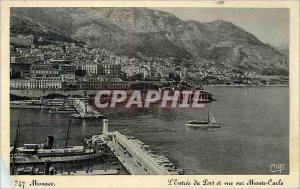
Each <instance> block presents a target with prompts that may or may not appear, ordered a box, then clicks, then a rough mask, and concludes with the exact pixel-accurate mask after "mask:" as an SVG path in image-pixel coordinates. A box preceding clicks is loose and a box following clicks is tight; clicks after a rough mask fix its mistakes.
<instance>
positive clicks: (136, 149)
mask: <svg viewBox="0 0 300 189" xmlns="http://www.w3.org/2000/svg"><path fill="white" fill-rule="evenodd" d="M87 142H89V143H92V144H100V143H101V144H103V143H105V144H106V145H107V146H108V147H109V149H110V150H111V152H112V153H113V154H114V155H115V156H116V157H117V158H118V160H119V162H120V163H121V164H122V165H123V167H124V168H125V169H126V170H127V171H128V172H129V173H130V174H131V175H179V174H183V170H182V169H178V168H176V167H175V166H174V164H173V163H171V162H170V161H169V160H168V158H167V157H165V156H161V155H156V154H154V153H153V151H152V150H151V149H150V146H149V145H145V144H144V143H143V142H141V141H140V140H138V139H135V138H134V137H129V136H125V135H123V134H121V133H120V132H118V131H114V132H109V131H108V119H103V132H102V134H100V135H94V136H92V138H91V139H89V140H87Z"/></svg>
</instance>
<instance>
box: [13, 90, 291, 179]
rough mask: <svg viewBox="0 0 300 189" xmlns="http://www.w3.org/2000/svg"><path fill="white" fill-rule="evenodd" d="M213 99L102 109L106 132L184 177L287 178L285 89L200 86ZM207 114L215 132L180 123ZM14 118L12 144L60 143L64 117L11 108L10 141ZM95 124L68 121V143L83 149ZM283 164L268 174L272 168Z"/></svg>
mask: <svg viewBox="0 0 300 189" xmlns="http://www.w3.org/2000/svg"><path fill="white" fill-rule="evenodd" d="M205 89H206V90H208V91H211V92H212V93H213V96H214V98H215V99H216V100H217V101H213V102H212V103H207V104H205V106H204V107H203V108H188V109H181V108H161V107H160V106H159V105H157V106H152V107H150V108H147V109H144V108H125V107H123V106H120V107H116V108H115V109H112V110H103V113H104V114H106V115H107V116H108V119H109V130H110V131H119V132H121V133H122V134H125V135H129V136H134V137H135V138H138V139H140V140H141V141H143V142H144V143H146V144H149V145H150V146H151V149H152V150H153V151H155V153H156V154H160V155H165V156H166V157H168V158H169V159H170V160H171V162H173V163H174V164H175V165H176V166H177V167H179V168H182V169H183V170H184V171H185V174H188V175H241V174H242V175H255V174H259V175H261V174H264V175H268V174H289V88H288V87H220V86H214V87H206V88H205ZM208 112H209V113H211V114H212V115H213V116H214V118H215V119H216V120H217V121H218V122H219V123H220V124H221V127H220V128H212V129H205V130H204V129H191V128H186V127H185V123H186V122H188V121H190V120H199V119H206V118H207V115H208ZM18 117H20V133H19V137H18V145H22V144H24V143H44V142H46V138H47V136H49V135H52V136H54V137H55V139H54V140H55V142H54V145H57V146H63V145H64V144H65V140H66V134H67V129H68V120H69V114H49V113H48V112H47V111H46V110H34V109H26V110H25V109H11V110H10V124H11V125H10V138H11V140H10V142H11V144H13V142H14V140H15V134H16V128H17V125H18ZM101 131H102V121H101V120H76V119H72V124H71V127H70V132H69V139H68V145H83V144H84V139H85V138H90V137H91V136H92V135H95V134H100V133H101ZM278 164H280V165H284V170H282V171H281V173H278V172H277V173H274V172H272V169H270V167H271V166H272V165H278Z"/></svg>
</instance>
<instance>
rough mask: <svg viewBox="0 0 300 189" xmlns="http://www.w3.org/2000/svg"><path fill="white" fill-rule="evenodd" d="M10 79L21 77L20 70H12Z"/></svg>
mask: <svg viewBox="0 0 300 189" xmlns="http://www.w3.org/2000/svg"><path fill="white" fill-rule="evenodd" d="M10 78H11V79H18V78H21V72H20V71H18V70H17V71H12V73H11V75H10Z"/></svg>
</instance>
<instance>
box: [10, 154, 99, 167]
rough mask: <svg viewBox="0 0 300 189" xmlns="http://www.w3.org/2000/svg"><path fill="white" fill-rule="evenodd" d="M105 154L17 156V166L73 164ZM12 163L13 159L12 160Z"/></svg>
mask: <svg viewBox="0 0 300 189" xmlns="http://www.w3.org/2000/svg"><path fill="white" fill-rule="evenodd" d="M102 154H103V153H93V154H82V155H66V156H44V157H43V156H37V155H29V156H26V155H23V154H22V155H20V156H18V154H16V155H15V164H25V163H30V164H32V163H44V162H46V161H51V162H73V161H84V160H89V159H97V158H100V157H101V156H102ZM11 163H12V158H11Z"/></svg>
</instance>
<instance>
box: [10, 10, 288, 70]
mask: <svg viewBox="0 0 300 189" xmlns="http://www.w3.org/2000/svg"><path fill="white" fill-rule="evenodd" d="M32 26H34V27H32ZM11 32H12V33H16V34H22V33H26V34H28V33H32V34H34V35H44V36H48V37H49V38H56V39H59V40H77V41H83V42H85V43H87V44H89V45H91V46H94V47H100V48H106V49H108V50H112V51H115V52H117V53H121V54H125V55H129V50H130V43H132V46H133V53H134V52H139V53H142V54H144V55H147V56H156V57H175V58H177V59H191V60H192V61H193V62H194V63H195V64H199V66H201V64H207V63H208V64H209V63H210V62H213V63H214V65H217V66H218V67H219V68H229V69H239V70H253V71H258V72H261V73H263V72H264V71H265V70H270V69H275V70H276V72H278V74H281V72H285V73H286V72H288V56H287V55H286V54H285V53H282V52H279V51H278V50H276V49H275V48H273V47H272V46H270V45H268V44H264V43H262V42H261V41H259V40H258V39H257V38H256V37H255V36H254V35H252V34H250V33H248V32H247V31H245V30H243V29H242V28H240V27H238V26H236V25H234V24H232V23H230V22H226V21H222V20H216V21H213V22H207V23H200V22H197V21H192V20H191V21H183V20H181V19H179V18H177V17H176V16H174V15H173V14H170V13H167V12H163V11H158V10H151V9H148V8H12V9H11ZM131 39H132V41H131Z"/></svg>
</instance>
